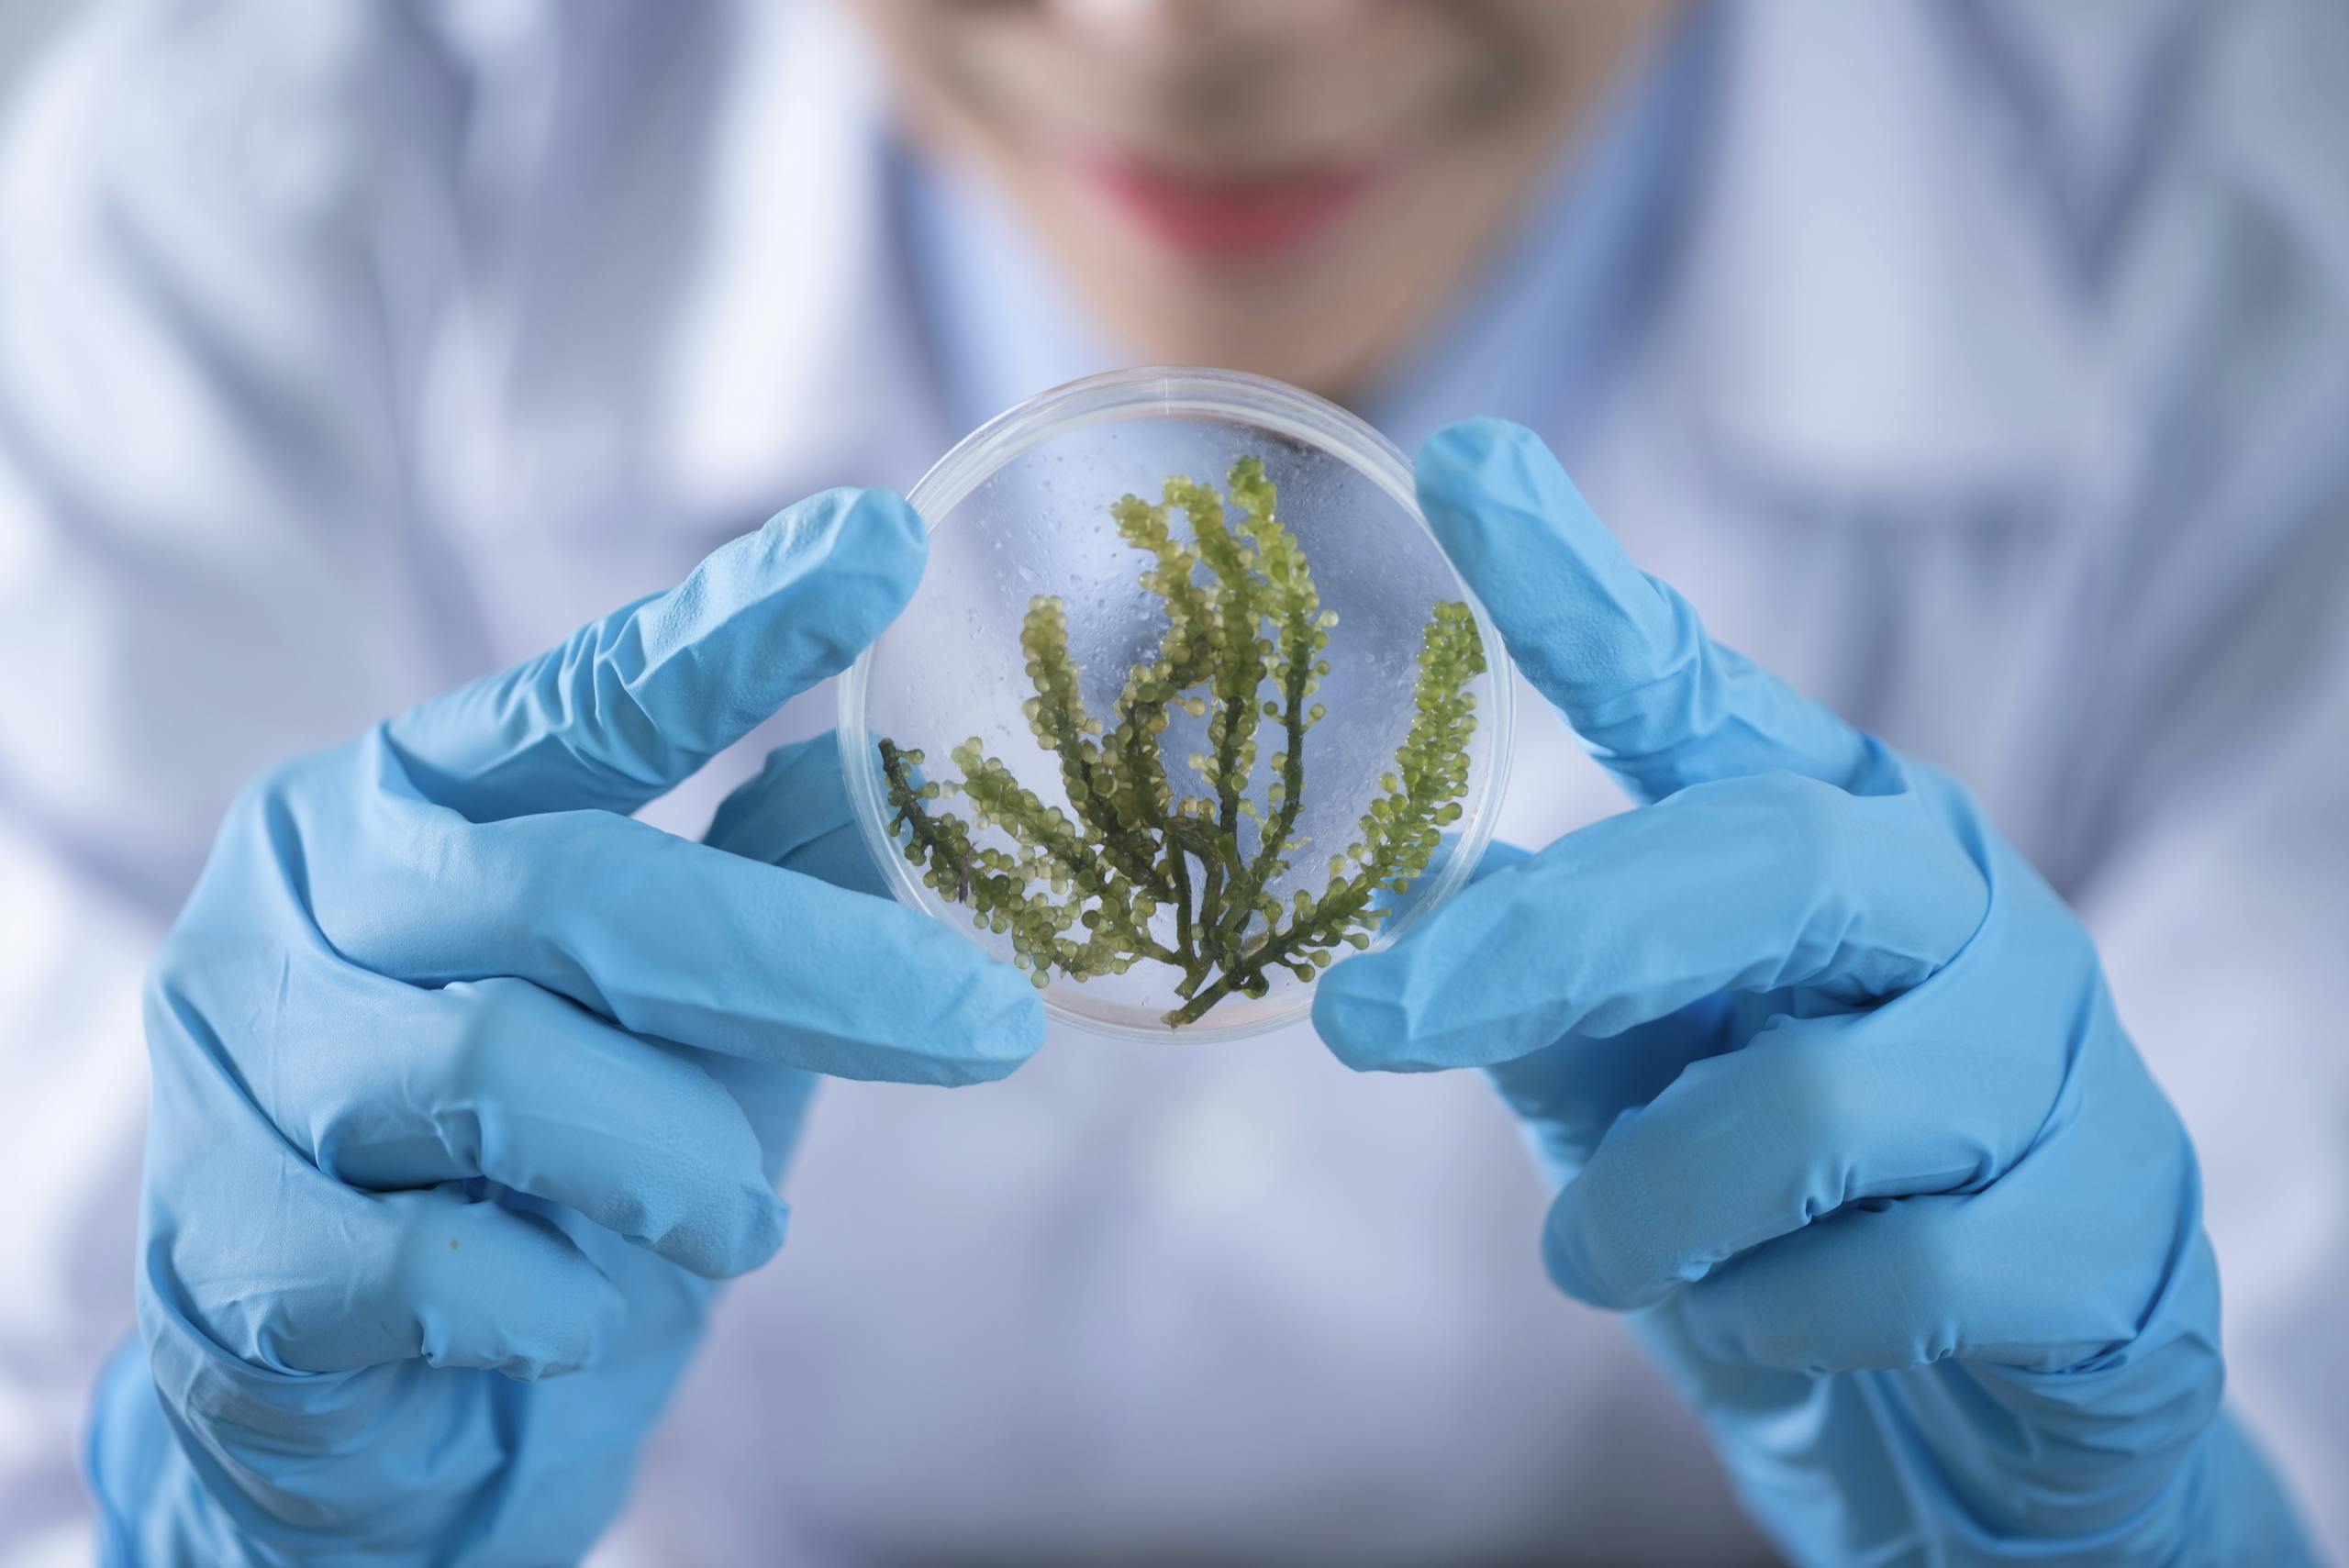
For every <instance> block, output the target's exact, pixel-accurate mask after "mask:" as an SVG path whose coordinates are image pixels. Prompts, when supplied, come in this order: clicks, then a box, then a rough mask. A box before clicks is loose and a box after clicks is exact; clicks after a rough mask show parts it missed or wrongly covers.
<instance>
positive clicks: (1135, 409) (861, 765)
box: [839, 365, 1516, 1042]
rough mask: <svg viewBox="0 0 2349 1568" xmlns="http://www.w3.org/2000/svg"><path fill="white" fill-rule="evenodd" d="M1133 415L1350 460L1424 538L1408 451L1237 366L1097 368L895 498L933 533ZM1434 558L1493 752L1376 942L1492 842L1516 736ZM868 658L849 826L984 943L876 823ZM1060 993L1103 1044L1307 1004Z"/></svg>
mask: <svg viewBox="0 0 2349 1568" xmlns="http://www.w3.org/2000/svg"><path fill="white" fill-rule="evenodd" d="M1142 418H1150V419H1163V418H1202V419H1219V420H1224V421H1228V422H1235V423H1239V424H1244V425H1248V426H1252V427H1254V428H1259V429H1264V430H1268V431H1271V432H1272V433H1274V434H1275V435H1280V436H1285V437H1286V438H1288V439H1291V440H1294V441H1297V443H1299V444H1300V445H1303V446H1307V447H1310V448H1312V449H1314V450H1318V451H1320V452H1322V453H1323V454H1324V455H1326V456H1329V457H1331V458H1334V459H1336V460H1337V461H1338V462H1342V463H1345V464H1346V465H1347V466H1349V467H1350V468H1352V469H1353V470H1354V471H1355V472H1356V473H1360V474H1361V475H1362V476H1363V477H1364V478H1365V479H1367V480H1369V481H1370V482H1371V483H1372V484H1375V485H1376V486H1377V487H1378V488H1379V489H1380V490H1381V491H1383V492H1385V493H1386V495H1387V496H1388V497H1389V498H1390V499H1391V500H1393V501H1394V503H1395V504H1396V506H1398V507H1399V508H1401V509H1402V511H1403V513H1404V515H1405V516H1407V517H1409V518H1410V519H1411V520H1412V521H1413V522H1414V523H1416V524H1417V525H1418V526H1419V528H1420V530H1421V531H1422V532H1425V533H1427V534H1428V536H1429V538H1431V539H1433V538H1434V530H1432V529H1431V528H1428V522H1427V518H1426V517H1425V516H1424V515H1423V514H1422V513H1421V512H1420V510H1419V497H1418V495H1417V493H1416V492H1415V490H1414V488H1413V485H1412V482H1411V465H1410V462H1409V460H1408V459H1407V458H1406V457H1405V456H1404V455H1403V453H1402V450H1400V449H1399V448H1397V446H1396V445H1395V443H1394V442H1392V441H1390V440H1388V439H1386V437H1385V436H1384V435H1382V434H1380V433H1379V432H1378V431H1377V430H1376V429H1375V428H1373V427H1372V426H1370V425H1369V424H1367V423H1365V422H1364V420H1363V419H1361V418H1360V417H1357V416H1355V415H1353V414H1352V413H1350V412H1348V411H1347V410H1346V409H1344V408H1341V407H1340V406H1338V405H1336V404H1334V403H1331V402H1330V401H1329V400H1328V399H1326V398H1322V397H1318V396H1316V395H1313V394H1312V393H1309V392H1307V391H1305V390H1304V389H1302V388H1301V387H1295V386H1291V385H1289V384H1287V383H1286V382H1279V381H1275V380H1273V379H1272V378H1271V377H1269V376H1260V375H1251V374H1249V373H1245V372H1242V371H1227V370H1216V369H1212V368H1208V367H1206V366H1196V365H1145V366H1140V367H1136V368H1134V369H1130V370H1119V371H1109V372H1106V373H1102V374H1099V375H1092V376H1086V377H1085V378H1084V379H1082V380H1079V381H1072V382H1068V383H1065V384H1062V385H1060V386H1056V387H1052V388H1050V389H1049V390H1047V391H1044V392H1041V393H1038V394H1037V395H1035V396H1033V397H1030V398H1029V399H1028V400H1027V401H1026V402H1024V403H1020V404H1018V405H1016V406H1013V407H1011V408H1008V409H1006V410H1005V411H1004V412H1002V413H1001V414H998V415H996V417H994V418H992V419H990V420H988V421H987V422H986V423H985V424H984V425H981V426H980V427H979V428H977V429H975V430H973V431H972V432H971V433H970V434H969V435H967V436H965V437H963V439H961V440H959V441H957V442H956V443H954V446H953V447H952V449H951V450H949V451H948V452H947V453H946V455H945V456H943V457H941V458H940V459H939V460H938V462H935V463H933V464H932V465H931V466H930V472H929V473H925V474H923V475H922V477H921V479H920V481H919V482H918V484H915V485H914V487H913V489H912V490H911V491H909V492H907V497H906V499H907V501H908V502H909V503H910V504H911V505H912V506H913V508H914V511H915V514H916V515H917V516H918V517H920V518H921V519H922V526H923V528H925V529H926V530H928V531H930V532H931V533H935V532H937V530H938V527H939V523H940V521H941V519H942V518H944V517H947V516H949V515H950V514H951V513H952V511H953V510H954V508H955V507H957V506H961V505H962V504H963V501H964V500H965V499H967V498H968V497H969V495H971V493H972V492H973V491H974V490H976V489H977V488H978V487H979V486H980V485H981V484H985V482H986V481H987V479H988V478H989V477H990V476H991V475H993V474H994V473H996V472H997V471H999V470H1001V469H1002V468H1004V467H1005V466H1007V465H1008V464H1009V463H1010V462H1013V461H1014V460H1015V459H1017V458H1019V457H1020V456H1021V455H1022V454H1024V453H1026V452H1029V451H1031V450H1034V449H1035V448H1037V447H1038V446H1041V445H1042V444H1043V443H1044V442H1045V441H1048V440H1050V439H1052V438H1053V437H1055V436H1058V435H1061V434H1063V433H1064V432H1067V431H1070V430H1075V429H1082V428H1085V427H1086V426H1090V425H1098V424H1104V423H1108V422H1111V421H1116V420H1124V419H1142ZM1437 553H1438V558H1439V559H1442V560H1444V567H1445V570H1446V572H1447V573H1450V575H1451V578H1452V585H1453V592H1454V593H1455V594H1456V595H1458V597H1459V598H1460V599H1461V600H1462V601H1463V602H1464V603H1465V604H1466V605H1467V606H1468V608H1469V613H1470V614H1471V615H1472V616H1474V617H1475V622H1476V635H1477V639H1478V640H1479V641H1480V642H1481V643H1482V644H1483V646H1484V651H1485V664H1486V681H1487V683H1488V685H1489V688H1490V692H1489V695H1488V697H1487V699H1486V702H1487V706H1486V712H1485V714H1484V716H1483V717H1484V722H1486V724H1487V725H1488V726H1489V727H1490V735H1491V741H1490V744H1491V748H1492V750H1491V751H1490V753H1489V758H1488V762H1487V765H1486V768H1485V770H1484V776H1483V778H1482V779H1481V780H1478V781H1476V782H1475V783H1474V784H1472V785H1471V786H1470V791H1469V795H1468V796H1467V797H1466V798H1465V799H1464V800H1463V802H1462V812H1461V822H1462V830H1461V831H1460V833H1459V834H1458V835H1457V837H1456V838H1455V840H1454V841H1453V852H1452V853H1451V854H1450V855H1449V856H1448V857H1447V858H1446V860H1445V862H1444V864H1443V867H1442V870H1441V871H1439V872H1438V873H1436V875H1435V878H1434V881H1433V882H1432V884H1431V885H1430V886H1429V887H1428V888H1427V890H1426V892H1425V893H1424V894H1423V895H1421V896H1420V897H1419V898H1418V899H1417V900H1415V901H1414V902H1413V904H1412V906H1411V907H1410V908H1409V909H1408V910H1407V911H1405V913H1404V914H1403V916H1402V917H1400V918H1399V919H1397V920H1394V921H1391V922H1389V923H1388V924H1386V926H1383V927H1381V928H1380V929H1379V931H1378V934H1377V936H1376V937H1375V939H1374V940H1373V942H1372V946H1373V948H1374V949H1375V948H1382V947H1385V946H1386V945H1387V944H1388V943H1389V942H1391V941H1393V940H1395V939H1396V938H1397V937H1399V936H1401V935H1402V934H1403V933H1404V932H1405V931H1407V930H1408V929H1410V928H1411V927H1412V926H1414V925H1416V924H1417V923H1418V922H1419V920H1420V919H1422V918H1424V917H1426V915H1427V914H1428V912H1429V911H1430V910H1432V909H1434V908H1436V907H1437V906H1440V905H1442V903H1443V901H1444V900H1445V899H1447V898H1449V897H1451V896H1452V895H1453V893H1455V892H1457V891H1458V890H1459V888H1460V887H1461V886H1462V884H1464V883H1465V882H1466V881H1467V879H1468V873H1470V871H1471V870H1472V869H1473V868H1474V867H1475V863H1476V862H1477V860H1478V858H1479V857H1480V856H1481V855H1482V854H1483V853H1484V851H1485V848H1486V845H1487V844H1488V843H1489V842H1490V841H1491V840H1492V836H1493V828H1494V823H1495V821H1496V819H1497V817H1498V816H1499V814H1500V802H1501V796H1502V795H1503V794H1504V793H1505V791H1506V790H1507V787H1508V773H1509V759H1510V755H1511V750H1512V747H1513V745H1514V743H1515V739H1516V713H1515V708H1516V682H1515V680H1514V678H1513V671H1512V669H1511V666H1510V664H1509V660H1508V650H1507V649H1506V648H1505V647H1503V645H1502V643H1501V639H1500V633H1499V631H1498V629H1497V628H1495V627H1494V625H1493V623H1492V619H1491V617H1488V616H1486V613H1485V606H1483V605H1482V604H1481V603H1479V602H1478V601H1477V598H1476V595H1475V594H1473V593H1471V592H1470V591H1469V588H1468V584H1466V583H1465V582H1464V581H1462V580H1461V577H1460V574H1459V573H1458V572H1457V571H1454V570H1453V568H1452V565H1451V562H1450V561H1449V560H1448V559H1445V558H1444V557H1443V556H1442V551H1441V550H1438V552H1437ZM884 635H886V633H884ZM872 664H873V650H872V649H871V648H867V649H865V650H864V651H863V652H861V653H859V654H858V655H857V658H856V662H854V663H853V664H852V665H851V666H850V667H849V668H848V670H847V671H846V672H845V673H843V674H842V675H841V679H840V721H839V740H840V749H841V775H842V777H843V779H844V780H845V782H846V784H847V786H848V796H849V808H850V810H851V812H852V814H853V815H854V816H855V817H856V825H857V830H858V834H859V836H860V837H861V838H863V840H864V847H865V850H866V852H867V853H869V854H871V855H872V857H873V858H874V861H875V862H878V863H879V865H880V867H881V871H882V875H883V876H884V877H885V879H886V880H887V882H888V884H889V890H890V892H891V893H892V894H893V895H895V896H896V899H897V901H898V902H899V903H901V904H904V905H906V906H908V907H910V908H913V909H917V910H919V911H920V912H921V913H923V914H924V915H927V916H929V917H931V918H933V919H936V920H939V921H940V923H941V924H942V925H945V926H947V927H948V928H950V929H953V930H955V931H957V932H959V933H960V934H961V935H962V936H963V938H964V940H968V941H970V942H972V943H974V944H976V945H981V946H984V945H985V944H983V943H980V942H979V938H978V934H977V932H976V931H975V930H974V929H972V927H971V922H970V921H968V920H967V919H965V920H954V919H950V918H947V917H946V916H945V914H944V913H943V911H942V910H941V909H934V908H932V907H931V906H930V900H929V899H928V897H927V896H926V895H925V890H924V889H923V887H922V885H921V882H920V880H919V878H918V877H917V876H916V875H915V873H914V871H913V867H912V865H911V863H910V862H907V860H906V858H905V856H904V854H903V853H902V852H901V851H899V849H898V847H897V845H896V840H895V838H894V836H893V835H891V833H890V832H889V830H888V817H887V815H886V813H885V809H884V807H885V804H886V802H885V795H884V794H883V787H882V779H881V768H880V763H879V762H878V761H877V760H876V759H875V757H874V750H873V746H872V744H871V727H870V725H869V724H868V723H867V721H866V717H865V705H866V695H867V692H868V690H869V687H870V683H871V675H872ZM1341 962H1342V961H1341ZM1062 988H1063V983H1058V982H1056V983H1054V984H1052V985H1048V986H1046V987H1044V988H1043V991H1042V993H1041V995H1042V998H1043V1004H1044V1012H1045V1015H1046V1017H1048V1018H1051V1019H1052V1021H1053V1022H1055V1023H1064V1024H1067V1025H1069V1026H1070V1027H1072V1028H1074V1029H1083V1030H1085V1032H1086V1033H1088V1034H1095V1035H1103V1036H1108V1037H1109V1038H1111V1039H1125V1040H1170V1039H1179V1040H1190V1041H1200V1042H1207V1041H1213V1040H1241V1039H1245V1038H1247V1037H1249V1036H1252V1035H1259V1034H1265V1033H1269V1032H1270V1031H1272V1030H1274V1029H1284V1028H1286V1027H1287V1026H1288V1025H1290V1024H1293V1023H1296V1022H1297V1020H1298V1019H1300V1018H1304V1017H1305V1016H1306V1015H1307V1014H1308V1012H1309V1011H1310V1010H1311V1008H1312V1006H1313V990H1312V987H1311V986H1306V987H1303V988H1301V989H1299V990H1298V991H1297V992H1296V993H1295V996H1296V1001H1295V1002H1294V1003H1293V1004H1292V1005H1290V1006H1286V1007H1284V1008H1282V1009H1280V1010H1279V1011H1276V1012H1273V1013H1268V1014H1264V1015H1262V1016H1259V1017H1256V1018H1245V1019H1240V1020H1236V1021H1233V1022H1230V1023H1226V1024H1215V1023H1211V1022H1209V1021H1208V1020H1207V1019H1201V1020H1200V1021H1199V1022H1198V1023H1196V1024H1189V1025H1186V1026H1184V1027H1183V1028H1181V1029H1174V1028H1170V1027H1168V1026H1166V1025H1163V1024H1155V1025H1152V1024H1131V1023H1126V1022H1123V1021H1121V1020H1119V1019H1116V1018H1101V1017H1098V1016H1097V1015H1095V1014H1092V1013H1088V1012H1085V1011H1084V1010H1082V1009H1080V1008H1077V1007H1073V1006H1069V1005H1068V1004H1067V1003H1066V1002H1064V1001H1063V1000H1061V999H1060V998H1059V997H1057V996H1055V995H1054V992H1056V991H1059V990H1061V989H1062Z"/></svg>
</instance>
